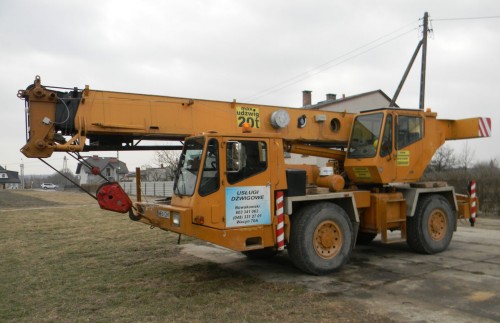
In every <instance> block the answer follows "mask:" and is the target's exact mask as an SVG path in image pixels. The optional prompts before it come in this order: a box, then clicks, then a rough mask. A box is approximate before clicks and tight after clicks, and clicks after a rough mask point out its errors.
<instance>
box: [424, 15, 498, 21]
mask: <svg viewBox="0 0 500 323" xmlns="http://www.w3.org/2000/svg"><path fill="white" fill-rule="evenodd" d="M498 18H500V16H484V17H461V18H438V19H432V20H433V21H455V20H482V19H498Z"/></svg>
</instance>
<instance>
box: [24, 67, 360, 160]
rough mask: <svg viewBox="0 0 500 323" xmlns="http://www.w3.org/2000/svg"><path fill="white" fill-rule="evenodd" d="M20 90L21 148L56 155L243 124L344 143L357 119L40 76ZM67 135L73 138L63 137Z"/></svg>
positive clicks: (233, 129) (288, 136)
mask: <svg viewBox="0 0 500 323" xmlns="http://www.w3.org/2000/svg"><path fill="white" fill-rule="evenodd" d="M18 96H19V97H20V98H24V99H26V101H27V102H28V112H27V113H28V116H29V118H27V119H28V120H29V125H28V127H29V133H28V138H27V139H28V140H27V144H26V145H25V146H24V147H23V148H22V149H21V151H22V152H23V154H25V155H26V156H27V157H49V156H50V155H51V154H52V152H54V151H89V150H127V149H137V150H140V149H144V148H145V147H149V146H141V145H137V142H138V141H141V140H184V138H186V137H188V136H191V135H193V134H198V133H203V132H211V131H215V132H224V133H241V132H242V130H243V129H244V127H249V128H250V130H251V131H252V133H255V134H262V133H268V134H275V135H280V136H281V137H282V138H283V139H285V140H289V141H294V142H301V143H314V144H316V145H321V146H322V147H329V148H333V147H336V148H343V147H346V146H347V143H348V138H349V135H350V131H351V125H352V121H353V118H354V114H350V113H340V112H328V111H320V110H309V109H308V110H306V109H293V108H283V107H276V106H266V105H256V104H245V103H239V102H236V101H233V102H223V101H211V100H197V99H189V98H177V97H168V96H157V95H144V94H132V93H120V92H110V91H97V90H90V89H89V87H88V86H87V87H86V88H85V89H84V90H79V89H77V88H75V89H72V90H70V91H68V92H61V91H56V90H55V89H49V88H47V87H44V86H43V85H42V84H41V79H40V77H38V76H37V77H36V79H35V81H34V83H33V85H30V86H29V87H28V88H27V89H26V90H20V91H19V92H18ZM289 123H291V124H292V125H290V126H288V124H289ZM293 123H295V124H296V126H295V125H293ZM306 124H307V125H308V126H307V127H306V126H305V125H306ZM311 124H314V126H311ZM64 136H69V137H71V139H69V140H63V138H62V137H64ZM87 140H88V144H87ZM174 147H175V146H174ZM162 148H163V149H165V148H167V149H168V148H169V146H166V147H165V146H163V147H162ZM170 148H172V147H170ZM156 149H159V148H158V147H156Z"/></svg>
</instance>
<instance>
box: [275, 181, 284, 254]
mask: <svg viewBox="0 0 500 323" xmlns="http://www.w3.org/2000/svg"><path fill="white" fill-rule="evenodd" d="M276 216H277V217H278V225H277V226H276V244H277V246H278V250H284V249H285V216H284V215H283V191H276Z"/></svg>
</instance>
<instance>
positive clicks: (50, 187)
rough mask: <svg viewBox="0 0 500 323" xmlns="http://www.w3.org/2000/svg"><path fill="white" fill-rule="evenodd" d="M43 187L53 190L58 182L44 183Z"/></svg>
mask: <svg viewBox="0 0 500 323" xmlns="http://www.w3.org/2000/svg"><path fill="white" fill-rule="evenodd" d="M42 188H43V189H44V190H47V189H50V190H53V189H56V188H57V185H56V184H52V183H42Z"/></svg>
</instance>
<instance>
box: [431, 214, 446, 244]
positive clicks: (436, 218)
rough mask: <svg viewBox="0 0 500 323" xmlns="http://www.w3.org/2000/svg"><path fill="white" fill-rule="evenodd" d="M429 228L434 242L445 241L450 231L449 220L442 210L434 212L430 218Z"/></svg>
mask: <svg viewBox="0 0 500 323" xmlns="http://www.w3.org/2000/svg"><path fill="white" fill-rule="evenodd" d="M427 228H428V230H429V234H430V236H431V238H432V240H435V241H439V240H443V238H444V237H445V236H446V230H447V229H448V218H447V217H446V214H445V213H444V212H443V211H442V210H434V211H433V212H432V213H431V215H430V216H429V221H428V223H427Z"/></svg>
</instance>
